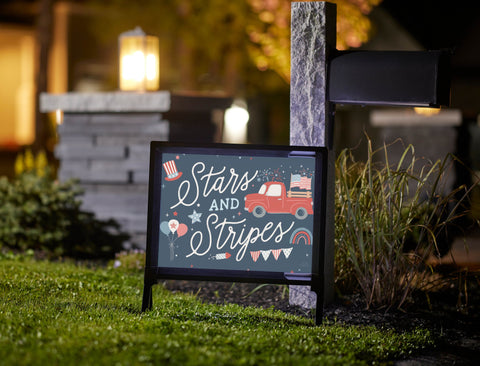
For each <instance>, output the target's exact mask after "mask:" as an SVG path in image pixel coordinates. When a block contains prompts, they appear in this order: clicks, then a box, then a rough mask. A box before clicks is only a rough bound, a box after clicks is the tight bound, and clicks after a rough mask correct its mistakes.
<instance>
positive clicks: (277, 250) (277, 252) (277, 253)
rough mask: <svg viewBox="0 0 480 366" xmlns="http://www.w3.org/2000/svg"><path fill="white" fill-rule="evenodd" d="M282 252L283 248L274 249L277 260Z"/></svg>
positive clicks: (273, 252)
mask: <svg viewBox="0 0 480 366" xmlns="http://www.w3.org/2000/svg"><path fill="white" fill-rule="evenodd" d="M281 252H282V249H272V254H273V257H274V258H275V260H278V257H279V255H280V253H281Z"/></svg>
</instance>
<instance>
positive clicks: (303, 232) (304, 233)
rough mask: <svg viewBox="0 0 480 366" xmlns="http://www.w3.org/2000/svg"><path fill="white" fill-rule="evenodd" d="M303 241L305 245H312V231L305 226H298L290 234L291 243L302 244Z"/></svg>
mask: <svg viewBox="0 0 480 366" xmlns="http://www.w3.org/2000/svg"><path fill="white" fill-rule="evenodd" d="M302 241H303V243H304V244H305V245H312V233H311V232H310V230H308V229H306V228H304V227H301V228H298V229H297V230H295V231H294V232H293V233H292V236H290V243H292V244H300V242H302Z"/></svg>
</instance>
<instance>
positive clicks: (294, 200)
mask: <svg viewBox="0 0 480 366" xmlns="http://www.w3.org/2000/svg"><path fill="white" fill-rule="evenodd" d="M245 210H246V211H248V212H251V213H252V214H253V216H255V217H257V218H260V217H263V216H265V214H266V213H270V214H274V213H290V214H292V215H295V217H296V218H297V219H299V220H303V219H305V218H307V216H308V215H312V214H313V200H312V192H311V191H306V192H299V191H292V190H289V191H287V190H286V188H285V185H284V184H283V183H281V182H266V183H264V184H263V185H262V186H261V187H260V190H259V191H258V193H251V194H247V195H246V196H245Z"/></svg>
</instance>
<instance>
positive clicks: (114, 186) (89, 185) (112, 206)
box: [40, 91, 231, 248]
mask: <svg viewBox="0 0 480 366" xmlns="http://www.w3.org/2000/svg"><path fill="white" fill-rule="evenodd" d="M230 103H231V100H230V99H228V98H209V97H184V96H175V95H171V94H170V93H168V92H164V91H160V92H154V93H122V92H111V93H66V94H60V95H53V94H43V95H42V96H41V100H40V108H41V111H42V112H50V111H55V110H58V109H59V110H62V111H63V113H64V119H63V123H62V124H61V125H59V126H58V129H57V131H58V136H59V143H58V145H57V146H56V148H55V156H56V157H57V158H58V160H59V162H60V167H59V171H58V178H59V179H60V180H66V179H70V178H75V179H78V181H79V184H80V186H81V187H82V188H83V190H84V192H85V193H84V195H83V196H82V201H83V203H82V208H83V209H85V210H87V211H91V212H94V213H95V215H96V216H97V217H98V218H100V219H110V218H113V219H115V220H116V221H118V222H119V223H120V224H121V226H122V229H123V230H124V231H126V232H128V233H129V234H130V235H131V237H132V240H131V244H134V245H135V246H138V247H141V248H145V245H146V231H147V208H148V179H149V162H150V159H149V158H150V141H167V140H172V138H173V139H174V140H177V141H178V140H181V141H188V140H190V141H193V140H195V141H196V142H214V141H215V140H216V137H215V136H216V130H218V129H221V122H222V120H223V118H222V116H223V110H225V109H226V108H227V107H229V106H230ZM172 130H173V131H172ZM185 132H187V133H185Z"/></svg>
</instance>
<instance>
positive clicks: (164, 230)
mask: <svg viewBox="0 0 480 366" xmlns="http://www.w3.org/2000/svg"><path fill="white" fill-rule="evenodd" d="M160 231H161V232H162V233H164V234H165V235H168V234H170V228H169V227H168V222H166V221H162V222H161V223H160Z"/></svg>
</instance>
